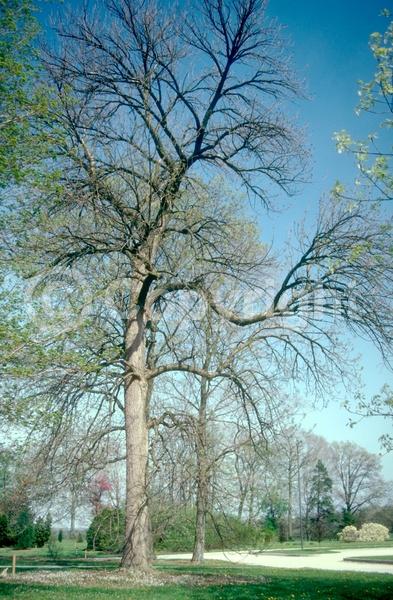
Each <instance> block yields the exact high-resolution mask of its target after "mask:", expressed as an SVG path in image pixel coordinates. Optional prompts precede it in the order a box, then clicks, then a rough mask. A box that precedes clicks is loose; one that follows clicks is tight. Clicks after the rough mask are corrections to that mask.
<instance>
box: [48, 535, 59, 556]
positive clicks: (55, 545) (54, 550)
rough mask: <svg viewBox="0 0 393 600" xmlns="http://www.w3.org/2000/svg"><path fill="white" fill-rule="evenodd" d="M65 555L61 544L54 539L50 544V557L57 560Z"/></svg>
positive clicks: (51, 539) (50, 540)
mask: <svg viewBox="0 0 393 600" xmlns="http://www.w3.org/2000/svg"><path fill="white" fill-rule="evenodd" d="M62 553H63V548H62V545H61V544H60V542H58V541H57V540H55V539H54V538H53V537H51V538H50V539H49V542H48V556H49V558H51V559H52V560H57V559H58V558H60V556H61V555H62Z"/></svg>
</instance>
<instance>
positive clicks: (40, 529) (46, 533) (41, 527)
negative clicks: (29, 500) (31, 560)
mask: <svg viewBox="0 0 393 600" xmlns="http://www.w3.org/2000/svg"><path fill="white" fill-rule="evenodd" d="M51 523H52V518H51V516H50V515H47V517H46V518H45V519H44V518H43V517H38V519H37V521H36V522H35V525H34V538H35V543H36V545H37V547H38V548H42V547H43V546H44V544H46V542H47V541H48V540H49V538H50V534H51Z"/></svg>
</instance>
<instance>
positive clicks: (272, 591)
mask: <svg viewBox="0 0 393 600" xmlns="http://www.w3.org/2000/svg"><path fill="white" fill-rule="evenodd" d="M155 572H156V574H157V576H158V577H159V576H160V574H162V575H171V576H173V575H177V576H178V577H179V579H180V583H179V585H176V584H173V583H172V584H170V585H161V586H157V587H143V588H140V587H139V588H138V587H133V588H129V587H128V588H124V587H123V588H120V587H117V585H116V583H115V582H113V581H111V582H108V583H107V584H102V583H101V582H100V583H97V584H94V585H90V586H86V585H83V586H76V585H72V584H71V585H60V584H57V585H48V584H40V583H28V582H26V583H22V582H20V581H12V580H7V581H1V583H0V596H1V597H4V598H13V599H14V600H49V599H50V600H77V599H82V598H83V599H86V600H93V599H94V600H95V599H97V600H100V599H108V600H109V599H111V600H123V599H124V600H126V599H127V600H147V599H150V600H207V599H211V600H292V599H294V600H359V598H361V599H362V600H391V599H392V598H393V577H391V576H388V575H386V576H384V575H374V574H373V575H371V574H358V573H356V574H354V573H334V572H324V571H310V570H307V571H298V572H294V571H290V570H285V569H267V568H262V567H241V568H240V567H234V566H219V565H217V564H214V563H212V564H209V563H208V564H206V565H204V566H203V567H192V566H191V565H186V564H182V565H176V566H174V565H173V564H166V563H161V564H158V565H157V566H156V568H155ZM113 575H114V573H113ZM186 575H187V576H191V577H193V581H192V583H191V584H190V583H187V584H184V582H183V583H182V582H181V580H182V577H183V578H184V576H186Z"/></svg>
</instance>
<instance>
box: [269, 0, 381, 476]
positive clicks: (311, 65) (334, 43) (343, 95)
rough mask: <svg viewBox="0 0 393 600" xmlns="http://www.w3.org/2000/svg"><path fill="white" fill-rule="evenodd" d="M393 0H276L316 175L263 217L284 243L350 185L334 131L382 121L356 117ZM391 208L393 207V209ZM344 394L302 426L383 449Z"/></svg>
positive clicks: (272, 9) (351, 170)
mask: <svg viewBox="0 0 393 600" xmlns="http://www.w3.org/2000/svg"><path fill="white" fill-rule="evenodd" d="M383 8H390V9H392V8H393V7H392V3H391V2H384V1H379V0H374V1H373V2H371V1H367V0H362V1H355V0H341V1H339V0H329V2H315V1H312V0H297V1H296V2H293V1H291V0H270V3H269V14H270V15H271V16H272V17H275V18H277V19H278V21H279V22H280V23H281V24H282V25H284V26H285V30H284V35H285V37H286V38H288V39H289V40H290V41H291V45H292V54H293V64H294V68H295V71H296V72H297V74H298V78H299V79H300V80H304V82H305V85H306V93H307V95H308V99H307V100H305V101H300V102H298V104H297V109H298V119H299V122H300V124H302V125H304V126H305V127H306V131H307V137H308V142H309V143H310V145H311V151H312V158H311V167H312V174H311V180H310V183H308V184H305V185H304V186H303V188H302V189H301V190H300V192H299V194H298V195H297V196H296V197H294V198H292V199H291V201H290V204H291V206H290V208H289V210H288V211H286V212H285V214H281V215H272V216H271V217H266V215H264V216H263V217H262V219H261V224H262V228H263V229H264V232H265V235H267V237H269V236H271V237H273V238H274V240H275V241H282V240H283V239H285V237H288V236H289V232H290V229H291V226H292V223H293V221H294V219H298V218H301V216H302V214H303V213H304V211H307V212H308V213H310V214H313V213H314V211H315V209H316V206H317V202H318V199H319V198H320V196H321V194H323V193H326V192H328V191H329V189H331V188H332V186H333V185H334V182H335V181H336V180H337V179H340V180H343V181H345V182H348V183H350V182H351V181H353V179H354V178H355V176H356V169H355V166H354V164H353V163H352V161H351V159H350V158H349V157H345V156H343V155H339V154H337V152H336V149H335V145H334V142H333V141H332V135H333V132H335V131H339V130H341V129H347V130H349V131H350V132H351V133H352V134H353V135H354V137H359V138H361V137H362V136H365V135H367V133H369V132H370V131H371V130H373V128H375V122H374V121H373V120H372V119H371V118H370V117H368V116H367V115H362V116H360V117H357V116H356V115H355V110H354V109H355V106H356V103H357V101H358V96H357V89H358V85H357V82H358V80H359V79H363V80H364V81H367V80H369V79H371V77H372V74H373V72H374V69H375V64H374V60H373V58H372V55H371V52H370V50H369V47H368V39H369V35H370V34H371V33H372V32H373V31H384V29H385V28H386V25H387V19H386V18H383V17H381V16H379V14H380V12H381V10H382V9H383ZM389 208H390V210H391V207H389ZM352 341H353V343H354V345H355V348H356V352H357V353H360V354H361V358H360V359H359V362H360V364H361V366H362V367H363V381H364V384H365V392H366V395H367V396H372V395H373V394H375V393H377V392H378V391H379V389H380V388H381V387H382V385H383V384H384V383H390V385H392V384H393V378H392V374H391V372H389V371H388V370H387V369H386V368H384V366H383V364H382V361H381V359H380V357H379V355H378V353H377V352H376V350H375V349H374V348H373V347H372V346H371V344H367V343H365V342H360V341H358V340H352ZM342 400H343V397H342V395H341V393H340V391H339V390H337V391H336V390H332V400H331V402H330V403H329V405H328V407H327V408H326V409H321V408H320V407H319V408H318V409H317V410H315V411H310V412H309V415H308V417H306V419H305V421H303V425H305V426H309V427H313V426H314V431H315V433H318V434H321V435H323V436H325V437H326V438H327V439H329V440H332V441H333V440H344V439H348V440H351V441H354V442H357V443H359V444H361V445H362V446H365V447H366V448H368V449H369V450H370V451H373V452H378V450H379V445H378V437H379V436H380V435H381V434H382V433H383V432H386V431H389V429H391V423H388V422H384V421H383V420H382V419H365V420H364V421H362V422H361V423H360V424H359V425H357V426H355V427H354V428H352V429H351V428H349V427H348V426H347V423H348V418H349V415H348V413H347V412H346V411H345V410H344V409H343V408H340V402H341V401H342ZM383 465H384V474H385V477H387V478H393V456H392V455H390V456H388V457H384V458H383Z"/></svg>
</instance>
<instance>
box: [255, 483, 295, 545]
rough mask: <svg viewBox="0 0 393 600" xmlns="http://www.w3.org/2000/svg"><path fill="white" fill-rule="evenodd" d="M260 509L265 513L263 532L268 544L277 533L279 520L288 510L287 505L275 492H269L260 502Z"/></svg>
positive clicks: (279, 525) (279, 524)
mask: <svg viewBox="0 0 393 600" xmlns="http://www.w3.org/2000/svg"><path fill="white" fill-rule="evenodd" d="M261 509H262V511H263V512H264V513H265V518H264V523H263V532H264V535H265V541H266V542H267V543H269V542H270V541H271V540H272V539H273V538H274V537H275V536H276V535H277V534H278V532H279V530H280V527H281V520H282V517H283V515H285V513H286V511H287V510H288V503H287V502H286V501H285V500H284V499H283V498H282V497H281V496H280V494H279V492H277V490H270V492H269V493H268V494H266V495H265V496H264V497H263V498H262V500H261Z"/></svg>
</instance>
